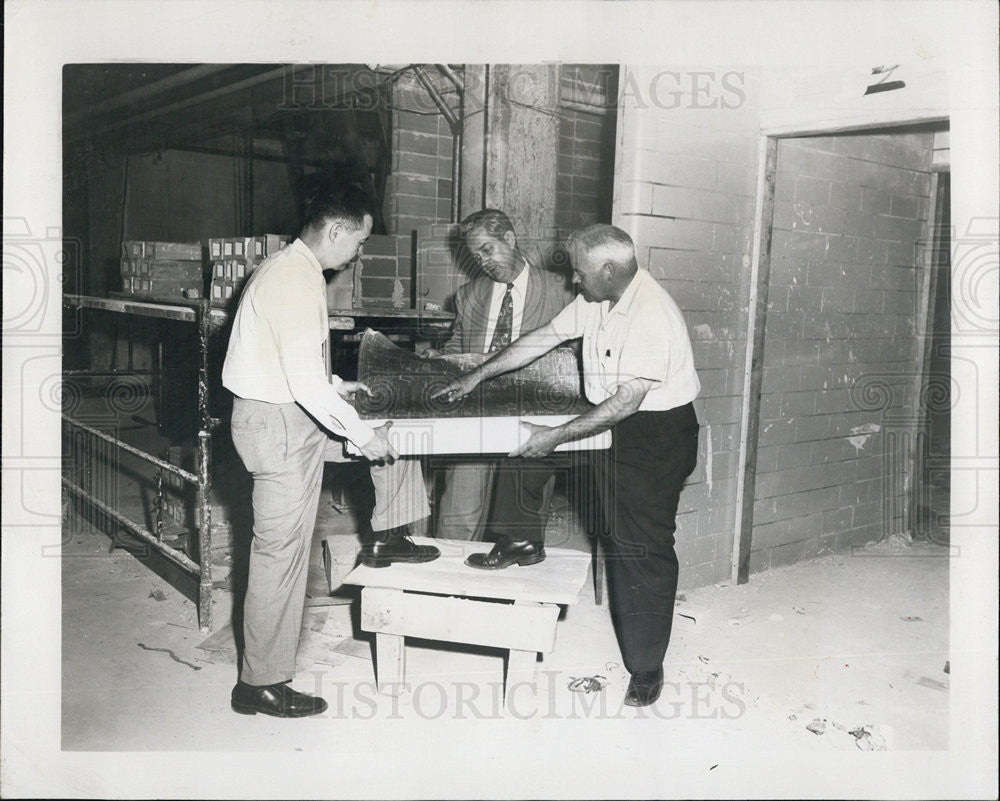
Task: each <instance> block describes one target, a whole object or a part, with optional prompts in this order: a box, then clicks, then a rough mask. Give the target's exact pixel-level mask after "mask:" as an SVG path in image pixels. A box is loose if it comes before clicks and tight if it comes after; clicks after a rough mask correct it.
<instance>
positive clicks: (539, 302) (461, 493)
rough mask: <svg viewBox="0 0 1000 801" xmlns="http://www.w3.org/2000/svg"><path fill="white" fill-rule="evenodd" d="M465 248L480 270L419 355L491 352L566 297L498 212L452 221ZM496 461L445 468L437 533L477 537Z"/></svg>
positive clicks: (538, 322) (542, 319)
mask: <svg viewBox="0 0 1000 801" xmlns="http://www.w3.org/2000/svg"><path fill="white" fill-rule="evenodd" d="M459 233H460V234H461V236H462V239H463V242H464V245H465V250H466V251H467V252H468V253H469V254H470V256H471V259H472V261H473V262H474V264H475V266H476V267H477V268H478V269H479V270H480V271H481V272H482V275H480V276H478V277H476V278H474V279H473V280H471V281H469V282H468V283H467V284H463V285H462V286H460V287H459V288H458V291H457V292H456V293H455V321H454V323H453V324H452V328H451V332H450V334H449V336H448V339H447V340H446V341H445V343H444V344H443V345H442V346H441V350H440V351H437V350H429V351H425V352H424V354H423V355H424V356H427V357H435V356H440V355H450V354H456V353H494V352H496V351H498V350H500V349H502V348H503V347H505V346H506V345H508V344H510V343H511V342H513V341H514V340H515V339H517V338H518V337H519V336H520V335H521V333H522V332H527V331H533V330H534V329H536V328H538V327H539V326H542V325H545V324H546V323H547V322H549V321H550V320H551V319H552V318H553V317H555V316H556V315H557V314H558V313H559V312H560V311H562V309H563V308H564V307H565V306H566V304H567V303H569V302H570V300H572V295H571V294H570V292H569V291H568V290H567V289H566V282H565V279H564V278H563V276H561V275H558V274H556V273H552V272H549V271H547V270H545V269H544V267H543V266H542V263H541V258H540V254H538V253H537V252H536V251H537V249H534V250H531V249H528V250H525V249H522V248H521V247H519V245H518V241H517V236H516V234H515V232H514V226H513V224H512V223H511V221H510V218H509V217H507V215H506V214H504V213H503V212H502V211H499V210H497V209H483V210H481V211H477V212H475V213H473V214H470V215H469V216H468V217H466V218H465V219H464V220H462V222H461V224H460V225H459ZM498 464H499V462H498V461H497V460H496V459H492V460H485V459H482V458H480V457H475V458H459V459H456V460H454V461H453V462H452V463H451V464H449V465H448V466H447V467H446V468H445V470H444V489H443V491H442V493H441V499H440V502H439V504H438V522H437V528H436V533H437V536H438V537H439V538H444V539H454V540H482V539H483V533H484V530H485V526H486V518H487V515H488V513H489V510H490V501H491V499H492V497H493V483H494V477H495V474H496V469H497V465H498Z"/></svg>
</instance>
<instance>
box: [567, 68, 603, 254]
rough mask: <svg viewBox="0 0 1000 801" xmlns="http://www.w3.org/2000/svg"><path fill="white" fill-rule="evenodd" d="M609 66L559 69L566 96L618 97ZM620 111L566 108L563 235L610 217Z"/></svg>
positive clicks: (596, 100) (594, 100)
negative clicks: (615, 133) (615, 129)
mask: <svg viewBox="0 0 1000 801" xmlns="http://www.w3.org/2000/svg"><path fill="white" fill-rule="evenodd" d="M616 72H617V69H616V68H614V67H610V66H601V65H582V64H566V65H563V66H562V68H561V70H560V84H561V90H562V96H563V98H566V97H568V96H569V94H570V93H571V92H572V93H573V94H574V95H576V96H579V95H583V97H584V98H587V99H589V101H590V102H592V103H594V104H595V105H596V104H598V103H607V98H608V90H609V89H610V92H611V97H612V99H613V98H614V90H615V81H614V75H615V73H616ZM614 128H615V111H614V107H613V105H612V107H611V108H610V109H608V110H606V111H598V110H595V111H592V112H588V111H582V110H580V109H577V108H567V107H565V106H564V107H562V108H561V109H560V113H559V154H558V159H559V163H558V172H557V175H556V226H557V227H558V229H559V233H560V235H561V236H566V235H568V234H569V232H570V231H572V230H574V229H576V228H583V227H584V226H587V225H591V224H592V223H595V222H610V221H611V198H612V178H613V167H614Z"/></svg>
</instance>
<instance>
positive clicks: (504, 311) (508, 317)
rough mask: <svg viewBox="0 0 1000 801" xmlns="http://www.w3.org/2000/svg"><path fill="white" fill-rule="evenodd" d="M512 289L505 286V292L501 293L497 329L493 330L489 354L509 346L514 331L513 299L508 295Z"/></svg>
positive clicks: (509, 285)
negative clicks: (501, 298) (501, 300)
mask: <svg viewBox="0 0 1000 801" xmlns="http://www.w3.org/2000/svg"><path fill="white" fill-rule="evenodd" d="M513 288H514V285H513V284H507V291H506V292H504V293H503V302H502V303H501V304H500V314H498V315H497V327H496V328H494V329H493V339H492V340H491V341H490V350H489V352H490V353H493V352H495V351H498V350H503V349H504V348H506V347H507V346H508V345H509V344H510V335H511V333H513V330H514V298H513V297H512V296H511V294H510V291H511V290H512V289H513Z"/></svg>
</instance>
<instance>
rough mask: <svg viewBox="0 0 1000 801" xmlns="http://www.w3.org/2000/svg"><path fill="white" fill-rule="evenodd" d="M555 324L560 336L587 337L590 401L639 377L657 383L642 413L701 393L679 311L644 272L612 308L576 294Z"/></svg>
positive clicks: (585, 354)
mask: <svg viewBox="0 0 1000 801" xmlns="http://www.w3.org/2000/svg"><path fill="white" fill-rule="evenodd" d="M551 325H552V327H553V329H554V330H555V333H556V335H557V336H558V337H559V338H560V339H561V340H567V339H576V338H577V337H583V372H584V376H583V384H584V392H585V394H586V396H587V400H589V401H590V402H591V403H595V404H596V403H601V402H602V401H605V400H607V399H608V398H610V397H611V396H612V395H614V394H615V393H616V392H617V391H618V388H619V386H621V385H622V384H624V383H626V382H628V381H631V380H632V379H635V378H646V379H649V380H651V381H655V382H656V384H655V385H654V386H653V387H652V389H650V390H649V392H647V393H646V397H645V398H643V400H642V403H641V404H640V406H639V411H643V412H650V411H666V410H667V409H674V408H676V407H678V406H683V405H684V404H685V403H689V402H691V401H693V400H694V399H695V398H696V397H697V396H698V393H699V392H700V391H701V383H700V382H699V380H698V374H697V373H696V372H695V369H694V356H693V354H692V352H691V340H690V338H689V337H688V331H687V326H686V325H685V323H684V318H683V316H682V315H681V310H680V309H679V308H678V307H677V304H676V303H675V302H674V299H673V298H671V297H670V295H669V294H667V291H666V290H665V289H664V288H663V287H662V286H660V284H659V282H657V280H656V279H655V278H653V276H651V275H650V274H649V273H648V272H647V271H646V270H639V271H638V272H637V273H636V274H635V276H634V277H633V278H632V281H631V283H630V284H629V285H628V287H627V288H626V289H625V292H624V293H623V294H622V296H621V298H620V299H619V301H618V302H617V303H616V304H615V305H614V307H613V308H612V307H611V302H610V301H607V300H605V301H602V302H600V303H589V302H587V301H586V300H585V299H584V297H583V295H577V297H576V300H574V301H573V302H572V303H570V304H569V306H567V307H566V308H565V309H563V310H562V311H561V312H560V313H559V314H557V315H556V316H555V318H554V319H553V320H552V323H551Z"/></svg>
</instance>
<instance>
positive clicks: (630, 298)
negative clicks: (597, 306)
mask: <svg viewBox="0 0 1000 801" xmlns="http://www.w3.org/2000/svg"><path fill="white" fill-rule="evenodd" d="M647 276H649V273H648V272H646V271H645V270H643V269H642V268H640V269H639V270H637V271H636V274H635V275H633V276H632V280H631V281H629V284H628V286H627V287H625V291H624V292H622V296H621V297H620V298H619V299H618V302H617V303H616V304H615V305H614V308H610V309H608V308H606V309H605V312H606V314H621V315H623V316H624V315H627V314H628V312H629V309H630V308H631V307H632V303H633V302H635V299H636V297H637V296H638V294H639V289H640V285H641V284H643V283H645V282H646V279H647ZM604 302H605V303H607V304H608V306H610V305H611V301H607V300H606V301H604Z"/></svg>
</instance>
